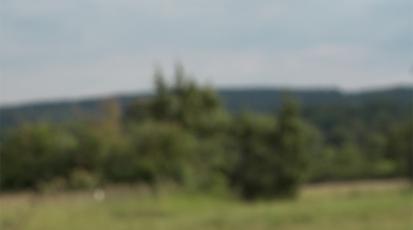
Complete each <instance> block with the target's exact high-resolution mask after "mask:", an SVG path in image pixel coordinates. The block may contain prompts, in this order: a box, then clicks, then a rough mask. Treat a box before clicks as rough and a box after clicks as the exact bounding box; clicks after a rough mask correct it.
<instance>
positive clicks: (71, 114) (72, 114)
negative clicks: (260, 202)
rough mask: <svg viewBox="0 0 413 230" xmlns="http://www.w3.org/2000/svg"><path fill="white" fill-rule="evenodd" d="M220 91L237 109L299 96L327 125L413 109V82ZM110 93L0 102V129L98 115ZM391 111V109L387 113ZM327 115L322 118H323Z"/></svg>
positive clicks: (271, 106)
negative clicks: (355, 88)
mask: <svg viewBox="0 0 413 230" xmlns="http://www.w3.org/2000/svg"><path fill="white" fill-rule="evenodd" d="M217 92H218V95H219V96H220V98H221V99H222V101H223V103H224V105H225V107H226V108H227V109H228V110H229V111H231V112H233V113H238V112H242V111H252V112H258V113H273V112H276V111H277V110H278V109H279V107H280V105H281V102H282V97H283V95H285V94H289V95H292V96H293V97H294V98H296V99H297V100H298V101H299V102H300V105H301V107H302V109H303V111H304V117H305V118H306V119H309V120H311V121H313V122H316V123H317V124H319V125H321V126H323V127H324V126H328V123H330V122H334V121H335V120H336V119H338V117H339V116H342V117H347V118H348V116H351V117H352V118H360V119H364V120H369V118H371V117H373V116H377V113H379V114H380V116H387V117H388V119H394V120H398V119H399V118H406V117H408V116H411V115H412V113H413V87H397V88H391V89H383V90H371V91H362V92H358V93H345V92H341V91H339V90H336V89H307V90H306V89H302V90H298V89H276V88H254V89H221V90H218V91H217ZM150 97H151V94H136V95H121V96H114V97H113V98H115V99H116V100H117V101H118V103H119V105H120V107H121V109H122V110H125V108H127V107H128V106H129V105H130V104H131V102H133V101H135V100H139V101H146V100H148V99H149V98H150ZM106 99H107V98H94V99H84V100H79V101H69V100H68V101H60V102H59V101H57V102H45V103H41V102H39V103H33V104H24V105H16V106H3V107H0V129H1V130H2V131H4V130H5V129H8V128H10V127H14V126H16V125H18V124H21V123H26V122H34V121H46V122H49V121H52V122H62V121H68V120H72V119H94V118H97V117H99V116H100V115H101V114H102V106H101V105H102V103H103V102H104V101H105V100H106ZM386 113H387V114H386ZM321 116H322V117H321Z"/></svg>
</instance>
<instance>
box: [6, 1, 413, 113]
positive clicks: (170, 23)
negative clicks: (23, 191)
mask: <svg viewBox="0 0 413 230" xmlns="http://www.w3.org/2000/svg"><path fill="white" fill-rule="evenodd" d="M412 12H413V1H411V0H347V1H339V0H311V1H304V0H272V1H270V0H256V1H249V0H209V1H205V0H139V1H137V0H112V1H111V0H36V1H33V0H0V104H1V105H6V104H15V103H25V102H32V101H41V100H57V99H63V98H83V97H90V96H97V95H111V94H120V93H130V92H142V91H148V90H150V89H151V87H152V82H153V79H152V75H153V70H154V66H159V65H160V66H162V67H163V69H164V72H165V74H166V76H167V79H168V80H170V79H171V78H172V73H173V68H174V65H175V64H176V63H177V62H180V63H182V64H183V65H184V66H185V68H186V70H187V71H188V72H189V73H190V74H191V75H192V76H193V77H194V78H195V79H196V80H197V81H198V82H199V83H201V84H211V85H214V86H217V87H260V86H265V87H312V88H313V87H316V88H320V87H321V88H324V87H334V88H339V89H342V90H348V91H354V90H361V89H366V88H383V87H390V86H396V85H406V84H409V85H411V84H413V13H412Z"/></svg>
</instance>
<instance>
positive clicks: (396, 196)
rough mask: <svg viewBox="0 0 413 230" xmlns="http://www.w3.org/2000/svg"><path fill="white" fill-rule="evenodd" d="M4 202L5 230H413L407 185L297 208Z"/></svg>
mask: <svg viewBox="0 0 413 230" xmlns="http://www.w3.org/2000/svg"><path fill="white" fill-rule="evenodd" d="M106 194H107V197H106V199H105V200H104V201H102V202H97V201H95V200H94V199H93V198H92V195H91V194H90V193H88V192H81V193H65V194H55V195H50V194H49V195H34V194H30V193H22V194H3V195H1V196H0V229H2V230H3V229H11V230H19V229H22V230H23V229H24V230H35V229H36V230H49V229H50V230H58V229H68V230H69V229H70V230H72V229H76V230H81V229H87V230H90V229H125V230H126V229H143V230H146V229H168V230H169V229H171V230H174V229H177V230H178V229H179V230H185V229H195V230H196V229H241V230H242V229H306V230H312V229H314V230H315V229H317V230H319V229H333V230H340V229H346V230H347V229H351V230H357V229H372V230H373V229H374V230H380V229H389V230H398V229H413V222H412V219H413V203H412V202H413V191H412V190H411V188H408V186H407V184H406V183H405V182H401V181H390V182H389V181H387V182H363V183H349V184H327V185H319V186H307V187H306V188H304V189H303V191H302V193H301V195H300V197H299V198H298V199H296V200H275V201H260V202H250V203H247V202H241V201H239V200H236V199H228V198H222V197H221V198H217V197H212V196H205V195H195V194H191V195H188V194H187V195H185V194H182V193H177V192H173V193H172V194H162V195H160V196H158V197H154V196H151V195H148V194H145V193H143V192H142V191H141V190H139V191H137V190H136V189H133V188H129V189H125V188H123V189H121V188H116V189H115V188H112V189H109V190H108V191H107V192H106Z"/></svg>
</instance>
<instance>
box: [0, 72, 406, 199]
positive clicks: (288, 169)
mask: <svg viewBox="0 0 413 230" xmlns="http://www.w3.org/2000/svg"><path fill="white" fill-rule="evenodd" d="M154 80H155V94H154V95H153V97H151V98H149V99H147V100H140V101H136V102H135V103H133V104H132V105H130V106H129V107H128V108H127V110H126V112H124V113H123V112H121V109H120V108H119V104H118V103H117V102H116V100H107V101H106V102H105V103H104V104H103V105H102V107H103V111H104V113H103V114H102V116H100V117H99V118H98V119H93V120H86V121H85V120H83V121H72V122H67V123H64V124H51V123H36V124H23V125H21V126H20V127H18V128H15V129H13V130H11V131H10V132H8V134H7V135H6V136H5V137H4V138H3V140H2V141H1V143H0V186H1V190H3V191H4V190H18V189H35V190H44V189H45V190H47V189H51V190H56V189H57V190H59V189H79V188H93V187H98V186H103V185H105V184H113V183H142V184H146V185H149V186H151V187H152V188H153V189H155V190H156V189H157V188H158V187H159V186H161V185H163V184H167V183H171V184H174V185H177V186H180V187H182V188H185V189H190V190H196V191H203V192H213V191H229V192H232V193H234V194H236V195H239V196H241V197H243V198H245V199H257V198H273V197H291V196H294V195H296V193H297V192H298V191H299V187H300V185H301V184H302V183H305V182H317V181H331V180H353V179H360V178H387V177H410V178H413V170H412V169H413V166H412V161H413V157H412V155H413V146H412V140H413V122H412V119H406V120H402V121H397V122H387V123H385V124H378V125H377V127H379V126H380V128H377V129H375V130H374V129H373V131H372V129H360V127H361V126H360V125H346V126H340V124H334V123H333V126H332V128H331V130H334V131H330V132H324V129H323V130H320V127H317V126H316V125H315V124H313V123H311V122H309V121H307V120H305V119H303V117H302V115H301V112H300V108H299V104H298V103H297V101H295V100H294V99H293V95H288V94H286V96H285V98H284V103H283V105H282V107H281V109H280V110H279V111H278V112H277V113H274V114H273V115H264V114H258V113H254V112H251V111H244V112H241V113H237V114H232V113H230V112H228V111H227V110H226V108H225V107H224V106H223V105H222V102H221V100H220V98H219V97H218V95H217V93H216V92H215V91H214V89H213V88H211V87H209V86H199V85H198V84H196V82H194V81H193V80H192V79H191V78H190V77H188V75H187V74H186V73H185V71H184V69H183V68H182V67H181V66H178V67H177V68H176V71H175V80H174V82H173V83H172V84H168V83H167V82H166V81H165V78H164V76H163V73H162V72H161V71H160V70H156V71H155V74H154ZM318 112H319V113H322V112H323V111H318ZM322 115H324V116H325V117H326V118H324V119H326V120H327V119H328V114H320V117H322ZM373 115H374V114H373ZM348 119H349V121H351V119H352V118H351V117H349V118H348ZM381 126H383V127H381Z"/></svg>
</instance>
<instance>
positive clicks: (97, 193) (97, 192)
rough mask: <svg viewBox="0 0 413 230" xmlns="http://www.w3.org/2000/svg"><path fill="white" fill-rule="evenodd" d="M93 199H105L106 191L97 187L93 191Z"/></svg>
mask: <svg viewBox="0 0 413 230" xmlns="http://www.w3.org/2000/svg"><path fill="white" fill-rule="evenodd" d="M93 199H95V200H96V201H99V202H100V201H103V200H104V199H105V191H103V190H102V189H95V191H94V192H93Z"/></svg>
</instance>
